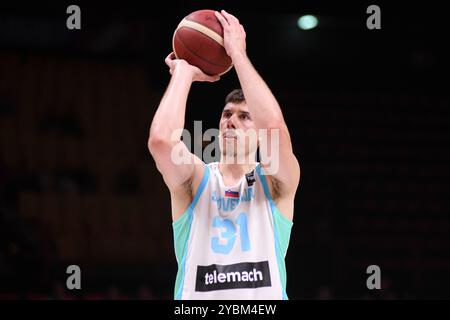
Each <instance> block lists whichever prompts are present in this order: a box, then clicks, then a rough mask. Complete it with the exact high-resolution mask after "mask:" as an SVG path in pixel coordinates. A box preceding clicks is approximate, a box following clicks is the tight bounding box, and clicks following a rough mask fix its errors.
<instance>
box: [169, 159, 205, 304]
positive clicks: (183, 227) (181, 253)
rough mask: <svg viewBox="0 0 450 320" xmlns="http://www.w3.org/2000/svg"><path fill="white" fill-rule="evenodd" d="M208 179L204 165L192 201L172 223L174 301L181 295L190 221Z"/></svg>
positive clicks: (179, 298)
mask: <svg viewBox="0 0 450 320" xmlns="http://www.w3.org/2000/svg"><path fill="white" fill-rule="evenodd" d="M208 179H209V168H208V166H207V165H205V171H204V173H203V178H202V181H201V182H200V185H199V186H198V189H197V192H196V193H195V196H194V199H193V200H192V202H191V204H190V205H189V207H188V208H187V209H186V211H185V212H184V213H183V214H182V215H181V217H179V218H178V219H177V220H176V221H174V222H173V223H172V228H173V236H174V245H175V256H176V258H177V262H178V272H177V278H176V281H175V292H174V299H175V300H181V294H182V292H183V286H184V277H185V275H186V255H187V252H188V243H189V236H190V233H191V226H192V219H193V213H194V208H195V206H196V205H197V202H198V200H199V199H200V196H201V194H202V192H203V190H204V189H205V186H206V184H207V183H208Z"/></svg>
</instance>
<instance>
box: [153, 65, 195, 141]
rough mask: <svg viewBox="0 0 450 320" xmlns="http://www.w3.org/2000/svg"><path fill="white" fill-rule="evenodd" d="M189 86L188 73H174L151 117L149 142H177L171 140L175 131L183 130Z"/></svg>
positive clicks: (190, 76) (190, 78) (190, 77)
mask: <svg viewBox="0 0 450 320" xmlns="http://www.w3.org/2000/svg"><path fill="white" fill-rule="evenodd" d="M191 84H192V75H191V74H190V73H186V72H179V71H178V70H175V71H174V73H173V75H172V78H171V79H170V82H169V86H168V87H167V90H166V92H165V94H164V96H163V98H162V99H161V102H160V104H159V107H158V110H157V111H156V113H155V116H154V117H153V121H152V124H151V127H150V140H158V141H161V140H164V141H166V142H171V143H176V142H177V141H172V139H171V138H172V134H173V132H174V131H175V130H179V129H183V128H184V117H185V111H186V103H187V98H188V95H189V90H190V88H191Z"/></svg>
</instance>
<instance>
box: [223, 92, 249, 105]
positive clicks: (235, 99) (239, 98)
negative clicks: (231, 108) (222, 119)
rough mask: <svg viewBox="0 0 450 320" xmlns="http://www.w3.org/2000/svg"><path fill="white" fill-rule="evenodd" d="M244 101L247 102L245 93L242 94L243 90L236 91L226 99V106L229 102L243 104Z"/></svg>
mask: <svg viewBox="0 0 450 320" xmlns="http://www.w3.org/2000/svg"><path fill="white" fill-rule="evenodd" d="M244 101H245V97H244V92H242V89H234V90H233V91H231V92H230V93H229V94H228V95H227V97H226V98H225V104H227V103H228V102H231V103H241V102H244Z"/></svg>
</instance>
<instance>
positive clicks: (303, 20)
mask: <svg viewBox="0 0 450 320" xmlns="http://www.w3.org/2000/svg"><path fill="white" fill-rule="evenodd" d="M318 23H319V21H318V20H317V18H316V17H315V16H313V15H310V14H308V15H305V16H301V17H300V18H298V20H297V26H298V27H299V28H300V29H302V30H310V29H313V28H315V27H316V26H317V24H318Z"/></svg>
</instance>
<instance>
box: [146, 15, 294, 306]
mask: <svg viewBox="0 0 450 320" xmlns="http://www.w3.org/2000/svg"><path fill="white" fill-rule="evenodd" d="M216 16H217V18H218V19H219V21H220V23H221V24H222V26H223V29H224V47H225V49H226V52H227V54H228V55H229V56H230V57H231V59H232V62H233V65H234V68H235V69H236V72H237V75H238V78H239V82H240V84H241V87H242V90H240V89H238V90H234V91H232V92H231V93H230V94H229V95H228V96H227V97H226V100H225V107H224V109H223V112H222V115H221V118H220V123H219V131H220V135H219V142H220V147H221V158H220V161H219V162H215V163H210V164H205V163H204V162H202V161H201V160H200V159H199V158H197V157H196V156H195V155H194V154H192V153H190V152H189V151H188V150H187V147H186V146H185V145H184V143H183V142H182V141H181V140H177V141H173V139H171V137H172V133H173V132H174V130H177V129H182V128H184V115H185V109H186V101H187V97H188V93H189V90H190V87H191V84H192V83H193V82H194V81H209V82H214V81H217V80H218V79H219V77H218V76H208V75H206V74H204V73H203V72H201V71H200V69H198V68H197V67H194V66H192V65H189V64H188V63H187V62H186V61H185V60H181V59H175V58H174V55H173V54H170V55H169V56H168V57H167V58H166V60H165V62H166V64H167V65H168V66H169V68H170V74H171V75H172V77H171V79H170V83H169V85H168V88H167V90H166V92H165V94H164V96H163V98H162V100H161V102H160V105H159V107H158V110H157V111H156V114H155V116H154V118H153V121H152V124H151V128H150V137H149V141H148V147H149V150H150V153H151V154H152V156H153V158H154V160H155V162H156V165H157V168H158V170H159V171H160V172H161V174H162V176H163V178H164V181H165V183H166V184H167V186H168V188H169V190H170V195H171V205H172V219H173V232H174V242H175V254H176V258H177V261H178V273H177V277H176V283H175V294H174V298H175V299H230V300H231V299H287V294H286V268H285V261H284V258H285V255H286V251H287V247H288V243H289V238H290V232H291V228H292V219H293V214H294V197H295V193H296V190H297V187H298V184H299V181H300V167H299V164H298V161H297V159H296V157H295V156H294V153H293V151H292V145H291V140H290V136H289V132H288V128H287V127H286V123H285V122H284V119H283V115H282V112H281V109H280V107H279V105H278V102H277V100H276V99H275V97H274V96H273V95H272V93H271V91H270V89H269V88H268V86H267V85H266V83H265V82H264V80H263V79H262V78H261V77H260V75H259V74H258V73H257V71H256V70H255V69H254V67H253V66H252V64H251V62H250V60H249V58H248V57H247V54H246V41H245V37H246V34H245V31H244V28H243V26H242V25H241V24H240V23H239V21H238V19H237V18H236V17H234V16H233V15H231V14H229V13H227V12H225V11H224V10H222V11H221V12H220V13H219V12H216ZM259 129H266V130H267V131H268V132H269V133H268V135H267V137H268V142H267V144H264V145H263V144H261V143H260V141H258V138H254V135H253V136H252V135H250V134H248V132H250V131H251V130H256V131H257V130H259ZM272 131H277V132H278V136H277V139H272V138H271V134H270V132H272ZM252 137H253V138H252ZM238 144H241V145H244V148H237V147H236V146H237V145H238ZM270 144H275V146H276V149H277V152H278V153H279V154H278V156H279V157H278V161H279V165H278V169H277V170H276V171H275V172H272V173H270V174H267V175H265V174H264V173H265V171H266V172H268V171H269V170H267V169H268V168H269V166H270V165H272V163H271V161H273V157H270V158H269V157H268V156H266V155H267V152H266V151H267V150H263V149H264V148H268V146H269V145H270ZM258 146H259V148H260V150H259V151H260V157H261V159H260V160H261V162H260V163H257V162H256V160H255V159H256V152H257V148H258ZM175 147H177V148H184V149H186V150H185V151H186V154H188V157H190V160H191V161H185V162H188V163H186V164H181V165H180V164H176V163H174V161H173V159H172V158H171V154H172V150H173V148H175ZM239 156H241V157H243V158H245V161H241V162H238V161H225V159H230V158H231V159H235V160H236V159H237V158H238V157H239Z"/></svg>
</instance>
